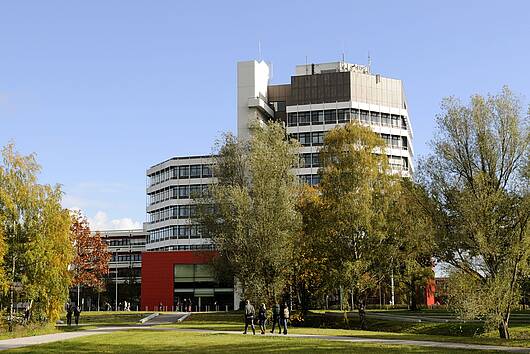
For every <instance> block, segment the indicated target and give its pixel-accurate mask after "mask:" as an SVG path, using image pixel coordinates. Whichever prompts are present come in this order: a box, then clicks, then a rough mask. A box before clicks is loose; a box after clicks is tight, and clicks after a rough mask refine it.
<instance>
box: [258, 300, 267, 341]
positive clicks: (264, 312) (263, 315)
mask: <svg viewBox="0 0 530 354" xmlns="http://www.w3.org/2000/svg"><path fill="white" fill-rule="evenodd" d="M266 320H267V310H266V309H265V304H261V306H260V307H259V312H258V322H259V329H260V330H261V334H265V321H266Z"/></svg>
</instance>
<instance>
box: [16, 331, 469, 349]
mask: <svg viewBox="0 0 530 354" xmlns="http://www.w3.org/2000/svg"><path fill="white" fill-rule="evenodd" d="M9 352H12V353H43V352H46V353H128V354H129V353H152V352H157V353H251V352H259V353H284V352H295V353H324V352H326V353H376V354H377V353H425V352H429V353H459V352H462V350H458V351H456V350H449V349H442V348H430V347H429V348H425V347H413V346H403V345H400V346H396V345H381V344H365V343H347V342H335V341H326V340H317V339H305V338H302V339H299V338H287V337H280V336H275V337H272V336H266V337H263V336H259V335H256V336H251V335H247V336H242V335H227V334H204V333H182V332H167V331H166V332H153V331H147V330H144V331H142V330H135V331H127V332H116V333H112V334H106V335H94V336H89V337H84V338H78V339H72V340H68V341H64V342H56V343H51V344H46V345H39V346H33V347H27V348H19V349H15V350H11V351H9ZM466 352H468V351H466Z"/></svg>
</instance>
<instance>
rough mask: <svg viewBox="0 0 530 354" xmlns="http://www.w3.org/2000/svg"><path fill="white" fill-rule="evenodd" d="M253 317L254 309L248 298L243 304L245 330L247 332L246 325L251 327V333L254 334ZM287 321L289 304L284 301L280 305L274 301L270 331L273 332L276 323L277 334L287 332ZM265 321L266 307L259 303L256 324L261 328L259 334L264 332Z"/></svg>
mask: <svg viewBox="0 0 530 354" xmlns="http://www.w3.org/2000/svg"><path fill="white" fill-rule="evenodd" d="M254 317H256V310H255V309H254V306H252V304H251V303H250V300H247V301H246V304H245V332H243V334H247V329H248V326H250V328H252V333H253V334H256V328H255V327H254ZM288 321H289V306H287V304H286V303H284V304H283V305H281V306H280V304H278V303H276V304H275V305H274V306H273V307H272V329H271V333H274V328H275V327H276V325H278V331H279V332H278V334H282V328H283V334H287V322H288ZM266 323H267V309H266V307H265V304H261V305H260V307H259V311H258V324H259V328H260V330H261V334H265V326H266Z"/></svg>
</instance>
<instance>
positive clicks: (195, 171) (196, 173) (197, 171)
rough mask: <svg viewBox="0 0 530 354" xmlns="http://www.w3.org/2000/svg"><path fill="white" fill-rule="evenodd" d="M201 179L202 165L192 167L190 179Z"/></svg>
mask: <svg viewBox="0 0 530 354" xmlns="http://www.w3.org/2000/svg"><path fill="white" fill-rule="evenodd" d="M200 177H201V165H191V166H190V178H200Z"/></svg>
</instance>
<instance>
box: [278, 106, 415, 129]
mask: <svg viewBox="0 0 530 354" xmlns="http://www.w3.org/2000/svg"><path fill="white" fill-rule="evenodd" d="M350 121H358V122H362V123H367V124H371V125H382V126H385V127H395V128H402V129H407V118H406V117H405V116H401V115H397V114H388V113H380V112H374V111H365V110H362V109H361V110H359V109H355V108H353V109H350V108H344V109H327V110H324V111H304V112H292V113H289V114H288V115H287V126H289V127H295V126H304V125H322V124H337V123H347V122H350Z"/></svg>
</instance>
